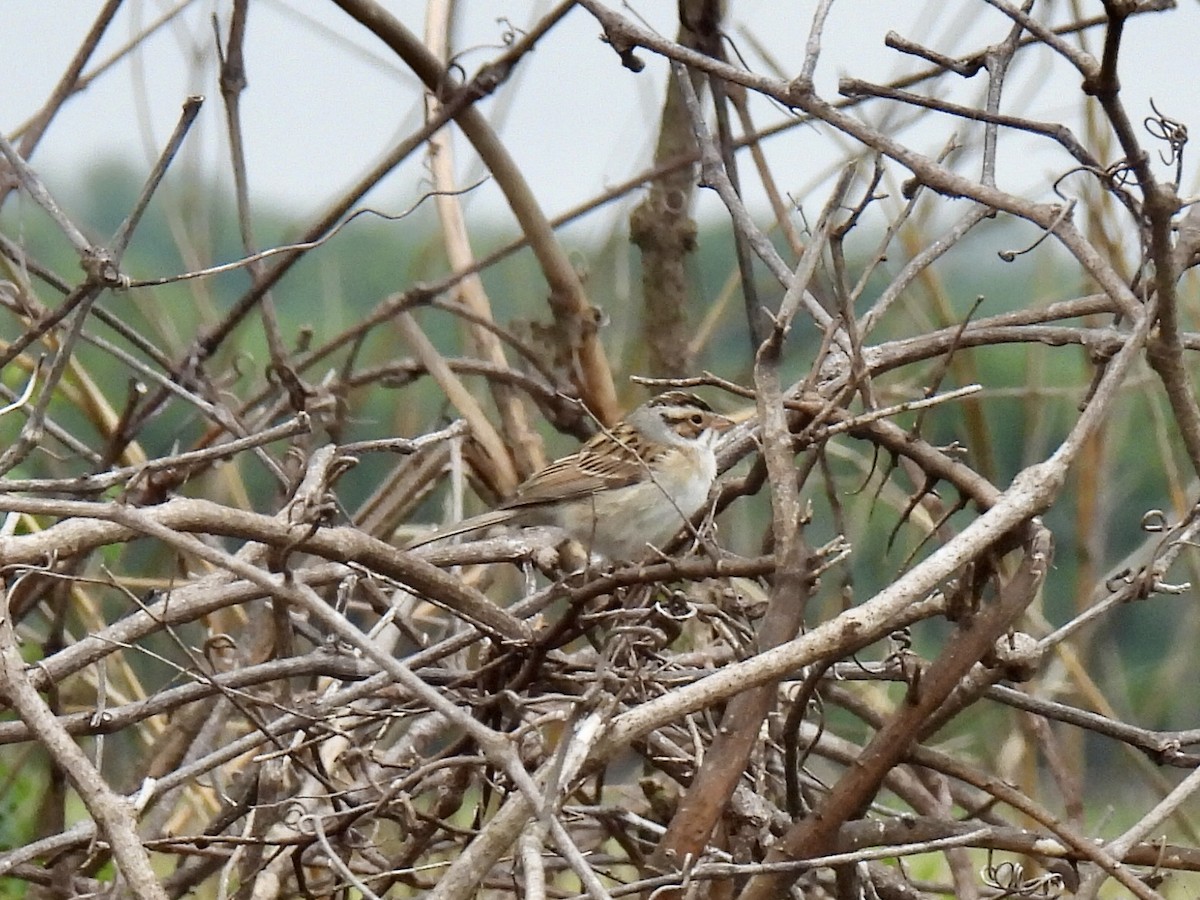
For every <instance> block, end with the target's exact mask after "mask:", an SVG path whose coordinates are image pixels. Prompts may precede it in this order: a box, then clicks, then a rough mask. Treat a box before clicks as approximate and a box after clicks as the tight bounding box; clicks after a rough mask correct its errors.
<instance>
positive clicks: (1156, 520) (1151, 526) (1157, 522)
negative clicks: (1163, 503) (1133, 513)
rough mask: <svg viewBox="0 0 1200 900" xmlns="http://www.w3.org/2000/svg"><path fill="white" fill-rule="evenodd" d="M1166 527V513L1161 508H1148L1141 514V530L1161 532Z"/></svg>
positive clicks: (1152, 532) (1150, 532) (1154, 532)
mask: <svg viewBox="0 0 1200 900" xmlns="http://www.w3.org/2000/svg"><path fill="white" fill-rule="evenodd" d="M1167 528H1168V523H1167V514H1166V513H1165V512H1163V511H1162V510H1161V509H1148V510H1146V512H1145V513H1143V514H1142V531H1145V532H1148V533H1149V534H1162V533H1163V532H1164V531H1166V530H1167Z"/></svg>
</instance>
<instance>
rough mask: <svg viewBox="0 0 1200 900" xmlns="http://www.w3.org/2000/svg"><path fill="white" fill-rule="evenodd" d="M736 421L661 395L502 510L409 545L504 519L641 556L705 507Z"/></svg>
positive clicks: (684, 398)
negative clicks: (721, 442)
mask: <svg viewBox="0 0 1200 900" xmlns="http://www.w3.org/2000/svg"><path fill="white" fill-rule="evenodd" d="M733 424H734V423H733V422H732V421H731V420H730V419H727V418H725V417H724V416H721V415H718V414H717V413H714V412H713V411H712V409H711V408H710V407H709V405H708V404H707V403H705V402H704V401H703V400H701V399H700V398H699V397H697V396H695V395H694V394H689V393H687V392H685V391H668V392H667V393H665V394H659V395H658V396H657V397H655V398H653V399H652V400H649V401H647V402H646V403H643V404H642V405H641V406H639V407H638V408H637V409H635V410H634V411H633V412H631V413H630V414H629V415H628V416H627V417H626V418H625V419H623V420H622V421H621V422H618V423H617V424H616V425H614V426H613V427H612V428H611V429H609V430H607V431H602V432H600V433H599V434H597V435H596V436H595V437H593V438H592V439H591V440H589V441H588V442H587V443H586V444H584V445H583V446H582V447H581V448H580V449H579V450H578V451H577V452H575V453H572V454H571V455H570V456H564V457H563V458H562V459H559V460H556V461H554V462H552V463H550V465H548V466H546V468H544V469H542V470H541V471H540V472H537V473H536V474H534V475H532V476H531V477H530V478H529V479H528V480H527V481H526V482H525V483H524V484H522V485H521V486H520V487H519V488H517V492H516V494H515V495H513V496H512V497H511V498H510V499H508V500H506V501H505V502H504V503H502V504H501V505H500V506H499V507H497V508H496V509H494V510H492V511H491V512H488V513H484V514H483V515H480V516H475V517H473V518H470V519H465V520H463V521H462V522H459V523H458V524H457V525H451V526H449V527H447V528H445V529H442V530H440V531H437V532H434V533H433V534H431V535H429V536H427V537H425V538H422V539H420V540H417V541H415V542H413V543H412V544H409V546H408V549H410V550H411V549H413V548H414V547H420V546H422V545H424V544H429V543H432V542H433V541H440V540H442V539H443V538H448V537H453V536H454V535H457V534H465V533H467V532H470V531H479V530H481V529H484V528H490V527H492V526H494V525H502V524H514V525H520V526H529V525H550V526H553V527H555V528H559V529H561V530H562V531H564V532H565V533H566V534H567V535H568V536H569V537H571V538H574V539H575V540H576V541H578V542H579V543H580V544H582V545H583V546H584V547H585V548H586V549H588V550H589V551H590V552H592V553H598V554H600V555H601V556H604V557H607V558H608V559H610V560H613V561H626V560H635V559H639V558H641V557H642V556H643V555H644V554H645V553H646V546H647V545H648V544H649V545H653V546H656V547H661V546H663V545H664V544H666V542H667V541H669V540H670V539H671V538H672V537H674V536H675V534H676V533H677V532H678V531H679V529H680V528H682V527H683V525H684V522H685V521H686V520H688V519H690V518H691V517H692V516H693V515H695V513H696V512H697V511H698V510H699V509H700V508H701V507H702V506H703V505H704V501H705V500H706V499H707V498H708V492H709V489H710V488H711V487H712V485H713V482H714V481H715V480H716V477H717V460H716V457H715V455H714V454H713V447H714V445H715V444H716V441H717V438H718V437H720V435H721V433H722V432H724V431H726V430H727V429H728V428H730V427H732V425H733Z"/></svg>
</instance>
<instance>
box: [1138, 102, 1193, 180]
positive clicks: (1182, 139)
mask: <svg viewBox="0 0 1200 900" xmlns="http://www.w3.org/2000/svg"><path fill="white" fill-rule="evenodd" d="M1150 108H1151V109H1152V110H1154V115H1152V116H1146V118H1145V119H1144V120H1143V123H1142V124H1143V127H1145V129H1146V131H1147V132H1149V133H1150V136H1151V137H1154V138H1157V139H1158V140H1160V141H1165V142H1166V144H1167V150H1166V152H1165V153H1164V152H1163V151H1162V150H1160V151H1158V156H1159V159H1161V160H1162V161H1163V164H1164V165H1168V166H1177V165H1179V164H1181V163H1182V162H1183V148H1184V145H1186V144H1187V141H1188V130H1187V126H1186V125H1184V124H1183V123H1182V122H1180V121H1178V120H1176V119H1172V118H1171V117H1170V116H1166V115H1163V113H1161V112H1160V111H1159V109H1158V107H1157V106H1155V105H1154V100H1151V101H1150Z"/></svg>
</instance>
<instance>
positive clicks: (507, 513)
mask: <svg viewBox="0 0 1200 900" xmlns="http://www.w3.org/2000/svg"><path fill="white" fill-rule="evenodd" d="M512 517H513V511H512V510H511V509H493V510H492V511H491V512H486V513H482V514H481V515H478V516H471V518H469V519H463V520H462V521H461V522H458V523H456V524H454V525H447V526H446V527H444V528H439V529H438V530H437V531H435V532H433V533H432V534H427V535H425V536H424V537H420V538H417V539H416V540H415V541H412V542H410V543H409V544H407V545H406V546H405V547H404V549H405V550H415V549H416V548H417V547H424V546H425V545H426V544H432V543H435V542H437V541H444V540H445V539H446V538H452V537H457V536H458V535H460V534H470V533H471V532H472V531H482V530H483V529H485V528H491V527H492V526H493V525H503V524H504V523H505V522H508V521H510V520H511V519H512Z"/></svg>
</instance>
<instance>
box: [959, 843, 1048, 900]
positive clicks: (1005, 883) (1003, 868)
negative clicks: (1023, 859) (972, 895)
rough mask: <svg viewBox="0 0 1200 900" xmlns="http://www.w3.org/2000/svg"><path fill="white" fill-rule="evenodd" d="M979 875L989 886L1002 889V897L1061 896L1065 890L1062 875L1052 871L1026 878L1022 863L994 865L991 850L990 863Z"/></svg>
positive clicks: (989, 854)
mask: <svg viewBox="0 0 1200 900" xmlns="http://www.w3.org/2000/svg"><path fill="white" fill-rule="evenodd" d="M979 875H980V878H981V879H982V880H983V883H984V884H986V885H987V886H988V887H990V888H994V889H995V890H998V891H1001V892H1002V893H1001V894H1000V896H1001V897H1061V896H1062V892H1063V880H1062V876H1061V875H1059V874H1057V873H1055V872H1050V873H1047V874H1045V875H1038V876H1036V877H1034V878H1026V877H1025V869H1024V867H1023V866H1022V865H1021V864H1020V863H1015V862H1002V863H1000V865H998V866H997V865H993V864H992V854H991V853H990V852H989V853H988V864H987V865H986V866H984V868H983V870H982V871H981V872H980V873H979Z"/></svg>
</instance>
